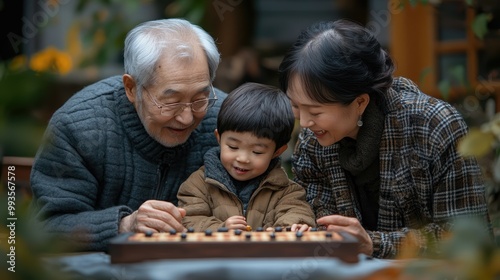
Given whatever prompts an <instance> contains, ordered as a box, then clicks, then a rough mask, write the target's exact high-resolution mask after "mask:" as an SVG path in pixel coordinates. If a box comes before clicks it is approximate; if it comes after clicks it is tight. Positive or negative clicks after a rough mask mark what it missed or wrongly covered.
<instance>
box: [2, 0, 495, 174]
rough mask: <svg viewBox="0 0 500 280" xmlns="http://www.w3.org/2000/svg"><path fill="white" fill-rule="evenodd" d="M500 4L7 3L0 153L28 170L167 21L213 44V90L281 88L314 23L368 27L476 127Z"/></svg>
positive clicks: (332, 0) (407, 71)
mask: <svg viewBox="0 0 500 280" xmlns="http://www.w3.org/2000/svg"><path fill="white" fill-rule="evenodd" d="M499 2H500V1H497V0H475V1H474V0H122V1H118V0H93V1H90V0H73V1H70V0H37V1H28V0H20V1H6V0H0V21H1V22H0V38H1V40H2V45H1V46H2V48H1V50H0V90H1V93H0V155H1V156H2V157H1V158H5V157H21V158H25V159H27V161H26V162H25V163H22V164H26V165H28V167H29V165H30V162H31V161H30V159H32V158H33V157H34V156H35V153H36V151H37V149H38V147H39V145H40V143H41V139H42V134H43V132H44V130H45V127H46V125H47V123H48V121H49V119H50V117H51V116H52V114H53V113H54V111H55V110H57V108H59V107H60V106H61V105H62V104H63V103H64V102H65V101H66V100H67V99H68V98H69V97H71V96H72V95H73V94H74V93H75V92H77V91H78V90H80V89H82V88H83V87H85V86H86V85H89V84H91V83H93V82H96V81H98V80H100V79H102V78H106V77H109V76H111V75H121V74H123V41H124V38H125V36H126V33H127V32H128V31H129V30H130V29H131V28H133V27H134V26H135V25H137V24H138V23H140V22H143V21H146V20H152V19H160V18H170V17H182V18H186V19H188V20H190V21H191V22H193V23H195V24H198V25H200V26H201V27H203V28H204V29H205V30H207V31H208V32H209V33H210V34H211V35H212V36H213V37H214V38H215V40H216V42H217V45H218V47H219V51H220V53H221V58H222V61H221V64H220V66H219V68H218V72H217V76H216V80H215V82H214V85H215V86H216V87H218V88H220V89H222V90H224V91H226V92H230V91H231V90H233V89H234V88H236V87H237V86H239V85H240V84H242V83H244V82H250V81H252V82H261V83H266V84H271V85H275V86H277V85H278V83H277V68H278V66H279V64H280V62H281V60H282V57H283V55H284V53H285V52H286V50H287V49H288V48H289V47H290V46H291V44H292V43H293V42H294V41H295V39H296V37H297V36H298V34H299V33H300V31H301V30H302V29H304V28H306V27H307V26H309V25H310V24H312V23H314V22H316V21H320V20H336V19H340V18H347V19H350V20H353V21H356V22H359V23H361V24H362V25H364V26H366V27H367V28H368V29H370V30H371V31H372V32H373V33H374V34H375V36H376V37H377V38H378V40H379V41H380V43H381V44H382V46H383V47H384V48H385V49H387V51H388V52H389V53H390V55H391V56H392V57H393V59H394V61H395V64H396V67H397V68H396V73H395V74H396V76H405V77H408V78H410V79H412V80H413V81H414V82H415V83H417V84H418V85H419V86H420V88H421V89H422V91H424V92H425V93H427V94H429V95H432V96H435V97H437V98H441V99H444V100H446V101H448V102H450V103H452V104H454V105H455V106H456V107H457V109H458V110H459V111H460V112H461V113H462V114H463V116H464V118H465V119H466V121H467V122H468V123H469V124H470V126H471V127H473V126H479V125H481V124H483V123H485V122H487V121H489V120H491V119H493V116H494V114H495V113H496V112H498V111H500V102H498V100H497V96H498V93H499V92H500V3H499ZM292 142H293V140H292ZM289 147H290V148H289V149H288V151H287V153H285V155H284V161H285V164H286V167H287V168H289V158H290V155H291V150H292V147H293V143H290V145H289ZM496 151H497V154H498V149H497V150H496ZM19 164H20V165H21V163H19ZM499 166H500V165H499ZM499 168H500V167H499ZM28 171H29V170H28ZM4 177H5V176H4Z"/></svg>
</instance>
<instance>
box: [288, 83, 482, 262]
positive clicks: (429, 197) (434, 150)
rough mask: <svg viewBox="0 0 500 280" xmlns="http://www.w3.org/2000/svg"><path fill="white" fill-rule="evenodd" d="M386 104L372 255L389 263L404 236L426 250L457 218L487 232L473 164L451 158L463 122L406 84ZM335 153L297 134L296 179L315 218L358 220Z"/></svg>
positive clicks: (308, 134) (478, 178) (391, 93)
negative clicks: (474, 221)
mask: <svg viewBox="0 0 500 280" xmlns="http://www.w3.org/2000/svg"><path fill="white" fill-rule="evenodd" d="M384 100H385V109H384V110H385V112H384V113H385V116H386V117H385V123H384V131H383V135H382V139H381V143H380V198H379V204H380V210H379V214H378V225H377V228H378V230H377V231H368V234H369V235H370V237H371V238H372V241H373V246H374V253H373V256H374V257H377V258H392V257H395V256H396V255H397V254H398V250H399V245H401V242H402V239H403V238H404V237H405V236H406V235H407V234H408V233H410V232H412V233H414V234H415V236H416V237H417V240H420V241H421V242H420V246H421V247H422V248H421V249H425V247H426V242H423V240H425V238H424V237H425V236H427V237H429V236H430V237H431V238H430V239H429V240H439V239H440V238H441V237H442V236H443V234H444V233H445V232H446V230H448V229H449V228H450V226H451V221H452V219H453V218H455V217H458V216H462V215H465V216H479V217H480V218H481V219H483V220H484V221H485V222H486V223H487V224H488V225H489V216H488V212H487V206H486V202H485V194H484V192H485V190H484V184H483V181H482V177H481V173H480V169H479V167H478V165H477V162H476V161H475V159H472V158H463V157H460V156H459V155H458V154H457V149H456V145H457V140H458V139H459V138H461V137H462V136H464V135H465V134H466V133H467V126H466V124H465V122H464V120H463V118H462V117H461V115H460V114H459V113H458V112H457V111H456V110H455V109H454V107H452V106H451V105H449V104H447V103H445V102H443V101H440V100H438V99H436V98H432V97H430V96H428V95H425V94H423V93H422V92H421V91H420V90H419V89H418V88H417V86H416V85H415V84H414V83H413V82H411V81H410V80H408V79H405V78H396V79H395V80H394V83H393V86H392V88H391V89H390V90H389V91H388V92H387V94H386V96H385V97H384ZM338 152H339V146H338V144H333V145H331V146H328V147H322V146H321V145H320V144H319V143H318V141H317V140H316V138H315V136H314V134H313V133H312V132H311V131H310V130H308V129H303V130H302V131H301V133H300V135H299V140H298V142H297V145H296V148H295V151H294V154H293V160H292V162H293V172H294V175H295V176H294V177H295V178H294V180H295V181H296V182H298V183H299V184H301V185H302V186H304V187H305V188H306V191H307V201H308V202H309V203H310V204H311V205H312V207H313V210H314V212H315V214H316V217H317V218H319V217H323V216H327V215H332V214H339V215H344V216H349V217H356V218H357V219H359V220H361V219H362V217H361V214H360V210H359V207H358V205H357V203H358V202H357V201H356V198H355V194H354V192H353V190H352V189H351V188H350V187H349V185H348V183H347V179H346V175H345V171H344V170H343V169H342V168H341V167H340V164H339V157H338Z"/></svg>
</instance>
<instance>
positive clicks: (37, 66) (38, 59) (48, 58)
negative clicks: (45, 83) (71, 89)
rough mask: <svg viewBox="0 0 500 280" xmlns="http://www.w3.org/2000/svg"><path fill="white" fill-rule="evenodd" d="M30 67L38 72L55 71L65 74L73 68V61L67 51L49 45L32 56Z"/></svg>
mask: <svg viewBox="0 0 500 280" xmlns="http://www.w3.org/2000/svg"><path fill="white" fill-rule="evenodd" d="M30 68H31V69H33V70H34V71H37V72H46V71H55V72H57V73H59V74H62V75H64V74H67V73H68V72H69V71H71V69H72V68H73V61H72V59H71V56H70V55H68V54H67V53H65V52H62V51H59V50H58V49H56V48H54V47H48V48H46V49H44V50H42V51H40V52H38V53H36V54H34V55H33V57H31V60H30Z"/></svg>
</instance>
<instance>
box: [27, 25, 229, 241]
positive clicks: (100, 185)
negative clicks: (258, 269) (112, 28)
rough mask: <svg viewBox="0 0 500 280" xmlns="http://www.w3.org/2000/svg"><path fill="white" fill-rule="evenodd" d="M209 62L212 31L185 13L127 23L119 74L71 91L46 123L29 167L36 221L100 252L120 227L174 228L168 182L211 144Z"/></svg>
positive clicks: (175, 181) (173, 188)
mask: <svg viewBox="0 0 500 280" xmlns="http://www.w3.org/2000/svg"><path fill="white" fill-rule="evenodd" d="M219 60H220V55H219V52H218V50H217V47H216V46H215V43H214V40H213V38H212V37H211V36H210V35H208V34H207V33H206V32H205V31H203V30H202V29H201V28H200V27H198V26H196V25H193V24H191V23H189V22H187V21H185V20H181V19H165V20H156V21H150V22H145V23H143V24H140V25H138V26H137V27H135V28H134V29H133V30H131V31H130V32H129V33H128V35H127V37H126V40H125V52H124V63H125V74H124V75H123V76H121V77H120V76H116V77H111V78H108V79H105V80H102V81H99V82H97V83H95V84H93V85H90V86H88V87H86V88H84V89H83V90H81V91H80V92H78V93H76V94H75V95H74V96H73V97H72V98H71V99H69V100H68V101H67V102H66V104H64V105H63V106H62V107H61V108H60V109H59V110H58V111H57V112H56V113H55V114H54V115H53V117H52V119H51V121H50V123H49V125H48V128H47V131H46V134H45V142H44V145H42V147H40V150H39V151H38V153H37V156H36V159H35V163H34V165H33V170H32V174H31V184H32V189H33V201H32V209H33V211H34V215H35V217H36V218H37V220H39V221H41V222H42V225H43V227H44V229H45V230H47V231H48V232H50V233H56V234H60V235H61V236H62V237H64V239H69V240H70V241H72V242H74V244H76V245H77V248H78V249H81V250H105V249H106V247H107V244H108V242H109V240H110V239H111V238H113V237H115V236H116V235H117V234H119V233H122V232H144V231H152V232H161V231H169V230H171V229H175V230H178V231H180V230H183V226H182V224H181V220H182V218H183V216H184V215H185V211H184V210H183V209H181V208H177V207H176V205H177V190H178V188H179V186H180V184H181V183H182V182H183V181H184V180H185V179H186V178H187V177H188V176H189V175H190V174H191V173H192V172H194V171H195V170H197V169H198V168H199V167H200V166H201V165H202V163H203V162H202V158H203V154H204V153H205V152H206V151H207V150H208V149H210V148H211V147H214V146H217V141H216V139H215V137H214V135H213V133H214V129H215V125H216V116H217V112H218V110H219V107H220V104H221V102H222V100H223V99H224V98H225V96H226V94H225V93H223V92H221V91H218V90H216V89H214V88H213V87H212V81H213V80H214V77H215V72H216V69H217V66H218V64H219Z"/></svg>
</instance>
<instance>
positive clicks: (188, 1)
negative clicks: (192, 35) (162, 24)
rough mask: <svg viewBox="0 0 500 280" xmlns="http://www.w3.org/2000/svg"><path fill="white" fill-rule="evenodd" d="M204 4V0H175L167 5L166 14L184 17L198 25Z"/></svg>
mask: <svg viewBox="0 0 500 280" xmlns="http://www.w3.org/2000/svg"><path fill="white" fill-rule="evenodd" d="M206 5H207V1H205V0H176V1H173V2H172V3H171V4H170V5H168V6H167V16H171V17H181V18H185V19H187V20H189V21H190V22H192V23H194V24H198V25H199V24H200V23H201V21H202V19H203V16H204V15H205V11H206Z"/></svg>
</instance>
